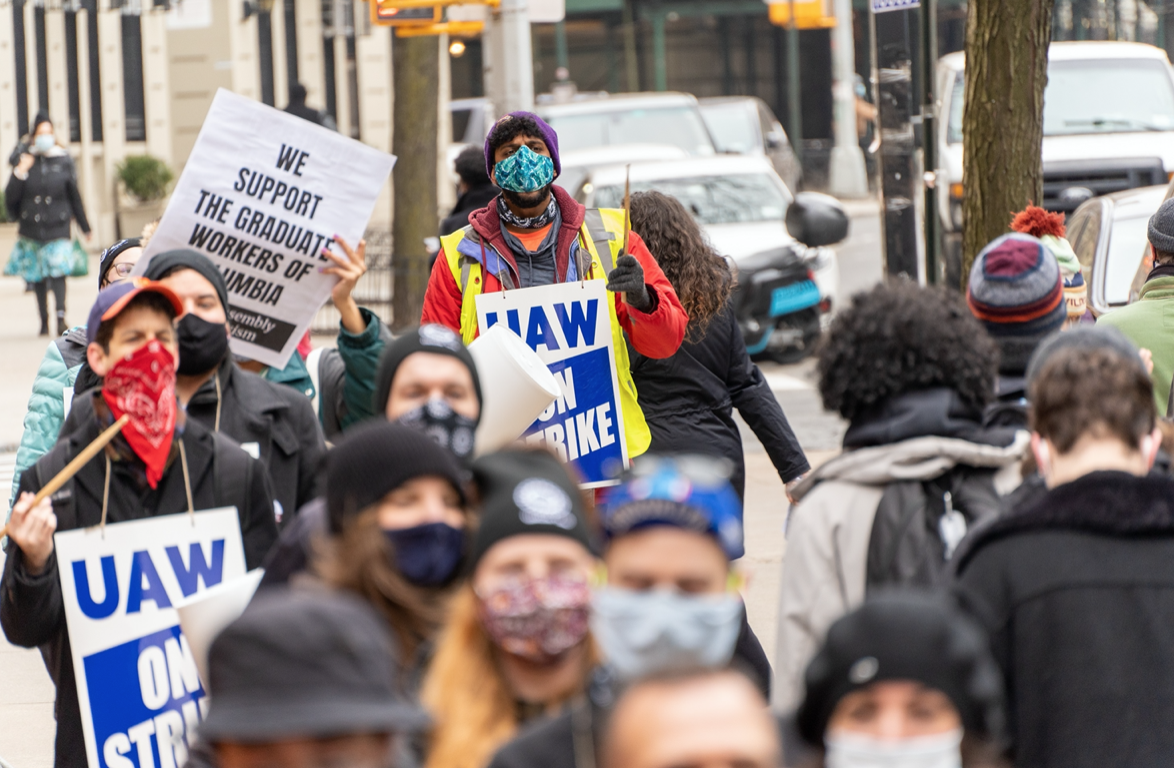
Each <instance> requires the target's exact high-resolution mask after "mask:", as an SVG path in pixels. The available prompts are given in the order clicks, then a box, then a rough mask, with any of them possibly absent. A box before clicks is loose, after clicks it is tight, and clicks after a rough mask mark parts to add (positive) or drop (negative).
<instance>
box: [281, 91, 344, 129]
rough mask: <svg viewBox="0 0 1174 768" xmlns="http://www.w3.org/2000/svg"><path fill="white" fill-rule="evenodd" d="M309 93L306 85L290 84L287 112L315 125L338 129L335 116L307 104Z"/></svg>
mask: <svg viewBox="0 0 1174 768" xmlns="http://www.w3.org/2000/svg"><path fill="white" fill-rule="evenodd" d="M308 95H309V94H308V93H307V91H306V86H304V85H302V84H301V83H296V82H295V83H290V84H289V103H288V104H286V105H285V110H284V111H285V112H288V113H289V114H291V115H295V116H297V117H300V118H302V119H303V120H309V121H310V122H311V123H314V124H315V125H320V126H322V127H323V128H329V129H330V130H332V131H337V130H338V126H337V125H335V122H334V118H333V117H331V116H330V114H329V113H327V112H322V111H321V110H317V109H314V108H313V107H311V106H309V105H307V104H306V97H307V96H308Z"/></svg>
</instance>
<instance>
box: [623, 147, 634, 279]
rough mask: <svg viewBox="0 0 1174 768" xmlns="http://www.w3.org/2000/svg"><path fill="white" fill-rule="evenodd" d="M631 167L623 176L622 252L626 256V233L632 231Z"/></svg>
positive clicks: (630, 166)
mask: <svg viewBox="0 0 1174 768" xmlns="http://www.w3.org/2000/svg"><path fill="white" fill-rule="evenodd" d="M631 209H632V165H631V164H630V163H629V164H628V165H627V166H626V170H625V174H624V252H623V255H624V256H627V255H628V233H629V232H631V231H632V215H631V213H630V211H631Z"/></svg>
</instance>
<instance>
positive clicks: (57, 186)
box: [4, 152, 90, 243]
mask: <svg viewBox="0 0 1174 768" xmlns="http://www.w3.org/2000/svg"><path fill="white" fill-rule="evenodd" d="M4 203H5V205H6V206H7V207H8V217H9V219H11V220H14V221H19V222H20V230H19V231H20V236H21V237H27V238H29V239H30V240H36V241H37V242H38V243H47V242H49V241H51V240H65V239H68V238H69V220H70V218H74V219H77V225H78V227H80V228H81V231H82V232H86V233H89V231H90V222H89V221H88V220H87V219H86V211H85V208H84V207H83V206H82V196H81V194H80V193H79V192H78V190H77V173H76V172H75V171H74V167H73V160H72V159H71V158H70V156H69V155H67V154H65V153H64V152H62V153H61V154H54V155H48V156H43V155H38V156H37V158H36V161H35V162H34V163H33V167H32V168H30V169H29V177H28V179H27V180H25V181H21V180H20V179H18V178H16V174H15V173H14V174H12V175H11V176H10V177H9V178H8V186H7V187H5V189H4Z"/></svg>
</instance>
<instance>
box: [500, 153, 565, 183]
mask: <svg viewBox="0 0 1174 768" xmlns="http://www.w3.org/2000/svg"><path fill="white" fill-rule="evenodd" d="M493 174H494V176H496V177H497V186H499V187H501V188H502V189H508V190H509V191H510V192H536V191H538V190H540V189H542V188H543V187H545V186H546V185H547V184H549V183H550V182H552V181H554V161H553V160H551V159H550V158H549V157H546V156H545V155H540V154H538V153H537V152H535V151H534V150H532V149H530V148H529V147H527V146H522V147H520V148H519V149H518V151H517V152H515V153H513V154H512V155H510V156H509V157H507V158H506V159H504V160H501V161H499V162H498V163H497V165H495V166H493Z"/></svg>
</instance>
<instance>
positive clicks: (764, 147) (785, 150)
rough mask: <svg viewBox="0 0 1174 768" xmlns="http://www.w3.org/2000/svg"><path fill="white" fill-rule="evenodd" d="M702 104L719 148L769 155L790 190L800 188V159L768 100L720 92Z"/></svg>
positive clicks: (752, 154) (742, 152)
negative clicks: (724, 94) (723, 94)
mask: <svg viewBox="0 0 1174 768" xmlns="http://www.w3.org/2000/svg"><path fill="white" fill-rule="evenodd" d="M699 104H700V106H701V116H702V117H703V118H705V125H706V127H708V128H709V135H710V136H712V137H713V143H714V145H715V146H716V147H717V151H718V152H726V153H729V154H734V155H751V156H754V157H766V158H769V159H770V161H771V164H773V165H774V167H775V171H777V172H778V174H779V176H781V177H782V179H783V181H785V182H786V183H787V187H788V188H789V189H790V190H791V192H797V191H798V190H799V179H800V176H801V175H802V173H803V170H802V168H801V167H800V165H799V159H798V158H797V157H795V151H794V150H793V149H791V142H790V141H788V139H787V132H786V131H784V130H783V124H782V123H780V122H779V119H778V118H777V117H775V113H774V112H772V111H771V109H770V107H768V106H767V105H766V102H765V101H763V100H762V99H760V98H758V97H756V96H718V97H715V98H708V99H701V100H700V102H699Z"/></svg>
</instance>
